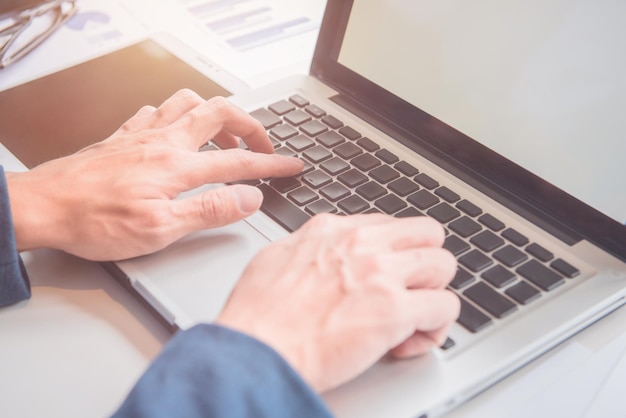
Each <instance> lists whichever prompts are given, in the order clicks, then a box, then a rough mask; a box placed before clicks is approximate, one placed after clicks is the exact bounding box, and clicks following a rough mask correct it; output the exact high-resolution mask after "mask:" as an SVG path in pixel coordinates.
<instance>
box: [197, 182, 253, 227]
mask: <svg viewBox="0 0 626 418" xmlns="http://www.w3.org/2000/svg"><path fill="white" fill-rule="evenodd" d="M185 200H186V202H185V205H188V206H187V208H188V209H189V212H191V213H189V215H190V216H187V217H186V218H187V220H188V221H189V222H190V223H191V224H190V225H189V228H190V229H191V230H199V229H207V228H216V227H219V226H224V225H228V224H231V223H234V222H237V221H239V220H241V219H243V218H245V217H248V216H250V215H252V214H253V213H254V212H256V211H257V210H258V209H259V208H260V207H261V203H262V202H263V194H262V193H261V191H260V190H259V189H257V188H256V187H254V186H248V185H244V184H235V185H232V186H225V187H219V188H215V189H211V190H209V191H207V192H204V193H202V194H200V195H197V196H194V197H192V198H189V199H185ZM185 212H187V211H185Z"/></svg>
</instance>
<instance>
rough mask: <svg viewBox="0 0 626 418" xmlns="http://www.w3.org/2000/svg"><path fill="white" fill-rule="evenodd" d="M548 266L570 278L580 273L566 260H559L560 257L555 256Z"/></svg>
mask: <svg viewBox="0 0 626 418" xmlns="http://www.w3.org/2000/svg"><path fill="white" fill-rule="evenodd" d="M550 267H552V268H553V269H555V270H556V271H558V272H559V273H561V274H562V275H563V276H565V277H567V278H570V279H572V278H574V277H576V276H578V275H579V274H580V270H578V269H577V268H576V267H574V266H572V265H571V264H569V263H568V262H566V261H564V260H561V259H560V258H557V259H556V260H554V261H553V262H552V263H550Z"/></svg>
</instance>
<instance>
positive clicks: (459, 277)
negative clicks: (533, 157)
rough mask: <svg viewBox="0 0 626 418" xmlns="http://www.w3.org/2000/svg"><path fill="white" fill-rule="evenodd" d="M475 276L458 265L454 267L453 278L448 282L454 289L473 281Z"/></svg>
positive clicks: (461, 287)
mask: <svg viewBox="0 0 626 418" xmlns="http://www.w3.org/2000/svg"><path fill="white" fill-rule="evenodd" d="M475 281H476V278H475V277H474V276H473V275H472V273H470V272H469V271H467V270H465V269H464V268H463V267H458V268H457V269H456V274H455V275H454V279H452V281H451V282H450V287H451V288H453V289H456V290H459V289H463V288H464V287H465V286H467V285H469V284H470V283H474V282H475Z"/></svg>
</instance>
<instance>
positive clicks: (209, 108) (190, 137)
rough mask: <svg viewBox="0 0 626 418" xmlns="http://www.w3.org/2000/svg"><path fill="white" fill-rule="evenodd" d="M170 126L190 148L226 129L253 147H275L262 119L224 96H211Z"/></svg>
mask: <svg viewBox="0 0 626 418" xmlns="http://www.w3.org/2000/svg"><path fill="white" fill-rule="evenodd" d="M170 127H171V128H172V129H173V130H174V131H175V133H174V135H175V137H178V138H180V140H183V141H185V142H186V145H187V147H189V148H190V149H198V148H199V147H200V146H201V145H203V144H204V143H206V142H207V141H209V140H210V139H212V138H213V137H215V136H216V135H218V134H219V133H220V132H222V131H225V132H228V133H229V134H231V135H235V136H238V137H240V138H242V139H243V140H244V142H245V143H246V144H247V145H248V147H250V149H251V150H252V151H255V152H263V153H268V154H269V153H273V152H274V147H273V146H272V143H271V142H270V140H269V138H268V137H267V133H266V132H265V128H263V125H261V123H260V122H259V121H258V120H256V119H254V118H253V117H252V116H250V115H248V114H247V113H246V112H244V111H243V110H242V109H240V108H239V107H237V106H235V105H233V104H232V103H230V102H229V101H228V100H227V99H225V98H223V97H213V98H211V99H209V100H207V101H205V102H204V103H202V104H201V105H199V106H197V107H195V108H194V109H192V110H190V111H189V112H187V113H185V114H184V115H182V116H181V117H180V118H179V119H178V120H177V121H175V122H174V123H172V124H171V125H170Z"/></svg>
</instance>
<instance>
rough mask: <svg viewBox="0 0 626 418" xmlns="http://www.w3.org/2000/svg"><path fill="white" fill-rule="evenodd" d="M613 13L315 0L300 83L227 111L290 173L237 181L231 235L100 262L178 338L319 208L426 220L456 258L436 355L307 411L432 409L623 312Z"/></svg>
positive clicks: (620, 66) (377, 368)
mask: <svg viewBox="0 0 626 418" xmlns="http://www.w3.org/2000/svg"><path fill="white" fill-rule="evenodd" d="M623 9H624V6H623V5H621V4H618V2H613V3H612V4H609V3H608V2H607V4H606V5H603V7H602V8H598V7H597V6H594V5H593V4H591V2H577V3H575V4H571V5H567V6H564V5H562V4H557V3H556V2H549V3H546V2H541V3H537V4H530V3H528V2H515V3H511V2H507V4H506V6H504V5H499V4H495V3H491V2H490V3H489V4H487V3H485V2H479V3H476V2H474V3H472V4H471V5H469V4H466V3H465V2H460V1H457V2H444V3H442V2H435V1H430V2H426V1H414V0H412V1H409V0H388V1H384V2H383V1H369V0H354V1H345V0H329V1H328V3H327V8H326V12H325V15H324V19H323V22H322V26H321V29H320V34H319V40H318V43H317V46H316V50H315V54H314V57H313V61H312V65H311V70H310V74H309V75H308V76H304V75H302V76H293V77H290V78H288V79H285V80H282V81H280V82H277V83H274V84H272V85H269V86H266V87H263V88H260V89H254V90H249V91H241V92H240V93H237V94H235V95H234V96H232V98H231V99H232V101H233V102H235V103H236V104H238V105H239V106H241V107H243V108H244V109H246V110H247V111H249V112H250V113H251V114H252V115H253V116H254V117H256V118H258V119H259V120H260V121H261V122H262V123H263V124H264V125H265V126H266V128H267V130H268V132H269V135H270V137H271V139H272V141H273V142H274V144H275V149H276V152H277V153H284V154H286V155H298V156H300V157H301V158H302V159H303V160H305V162H306V163H307V164H306V168H305V171H304V172H303V173H302V174H300V175H299V176H297V177H295V178H293V179H264V180H262V181H258V182H253V184H255V185H257V186H258V187H259V188H260V189H261V190H262V191H263V193H264V196H265V200H264V204H263V207H262V210H261V211H260V212H259V213H256V214H254V215H252V216H251V217H249V218H247V219H246V220H244V221H241V222H238V223H235V224H233V225H229V226H226V227H222V228H217V229H213V230H208V231H201V232H197V233H193V234H191V235H189V236H187V237H185V238H183V239H181V240H180V241H178V242H176V243H175V244H173V245H171V246H170V247H168V248H166V249H164V250H162V251H160V252H159V253H156V254H152V255H148V256H143V257H138V258H135V259H131V260H124V261H120V262H116V263H107V264H106V265H105V266H106V267H107V268H108V269H109V271H111V272H112V273H113V275H114V276H115V277H116V278H117V279H119V280H120V282H121V283H123V284H125V285H126V286H128V288H129V289H131V290H132V291H133V292H134V293H136V294H137V295H139V296H140V297H141V298H142V300H144V301H146V302H147V303H148V304H149V306H150V307H151V309H153V310H154V311H155V312H157V313H158V314H159V316H160V317H161V318H163V319H164V321H165V322H166V323H167V324H168V325H169V326H171V327H172V328H180V329H185V328H188V327H190V326H192V325H193V324H195V323H198V322H202V321H211V320H212V319H213V318H215V317H216V316H217V314H218V313H219V311H220V309H221V308H222V306H223V305H224V303H225V302H226V300H227V298H228V295H229V293H230V291H231V290H232V288H233V286H234V285H235V283H236V281H237V279H238V277H239V275H240V274H241V272H242V271H243V269H244V267H245V266H246V264H247V263H248V262H249V260H250V259H251V258H252V257H253V256H254V255H255V254H256V253H257V252H258V251H259V250H260V249H261V248H263V247H264V246H265V245H267V244H268V243H270V242H271V241H273V240H277V239H280V238H282V237H285V236H287V235H288V234H289V233H290V232H291V231H293V230H296V229H297V228H298V227H299V226H300V225H302V223H304V222H306V221H307V220H308V219H309V218H310V217H311V216H314V215H315V214H316V213H320V212H332V213H337V214H340V215H349V214H351V213H364V212H383V213H389V214H391V215H393V216H398V217H400V216H423V215H426V216H432V217H434V218H435V219H438V220H439V221H440V222H442V224H444V226H445V228H446V231H447V237H446V242H445V244H444V246H445V247H446V248H447V249H449V250H450V251H451V252H453V253H454V254H455V255H456V256H457V259H458V261H459V268H458V272H457V275H456V276H455V278H454V280H453V281H452V283H451V285H450V288H451V289H452V290H453V291H454V292H455V293H456V294H458V295H459V297H460V298H461V299H462V312H461V316H460V317H459V320H458V321H457V323H455V324H454V326H453V328H452V329H451V331H450V334H449V338H448V341H446V343H445V344H444V345H443V346H442V347H440V348H437V349H434V350H432V352H430V353H428V354H426V355H423V356H420V357H417V358H414V359H409V360H402V361H395V360H391V359H387V358H383V359H381V360H380V361H379V362H378V363H376V364H375V365H374V366H373V367H371V368H370V369H369V370H367V371H366V372H365V373H364V374H362V375H361V376H359V377H357V378H356V379H354V380H353V381H351V382H348V383H347V384H345V385H343V386H341V387H339V388H337V389H334V390H332V391H329V392H327V393H325V394H323V397H324V399H325V401H326V402H327V404H328V405H329V407H330V408H331V410H332V411H333V412H334V413H335V414H336V416H338V417H370V416H371V417H380V416H393V417H406V418H409V417H434V416H441V415H444V414H445V413H446V412H448V411H450V410H451V409H453V408H455V407H456V406H458V405H460V404H462V403H463V402H465V401H466V400H468V399H470V398H472V397H473V396H475V395H476V394H478V393H480V392H481V391H483V390H485V389H486V388H488V387H489V386H491V385H493V384H494V383H496V382H497V381H499V380H500V379H502V378H504V377H505V376H507V375H509V374H511V373H512V372H514V371H515V370H517V369H519V368H520V367H522V366H524V365H525V364H527V363H528V362H530V361H532V360H533V359H535V358H536V357H538V356H540V355H542V354H543V353H545V352H547V351H548V350H550V349H551V348H553V347H555V346H556V345H557V344H559V343H560V342H562V341H564V340H566V339H567V338H569V337H570V336H572V335H574V334H575V333H577V332H578V331H580V330H582V329H584V328H585V327H587V326H589V325H590V324H592V323H593V322H595V321H597V320H599V319H600V318H602V317H603V316H605V315H607V314H608V313H610V312H611V311H613V310H615V309H617V308H618V307H620V306H622V305H623V304H624V302H625V300H626V299H625V297H626V226H625V225H624V223H625V221H626V193H624V190H626V169H624V165H623V163H622V159H623V157H624V156H625V155H626V141H624V140H623V138H622V132H625V131H626V129H624V128H626V126H625V123H626V122H624V118H623V117H622V115H621V113H622V112H621V111H622V110H623V109H625V108H626V106H625V105H626V103H625V102H624V101H625V99H624V98H625V97H626V94H624V93H626V91H625V90H626V85H625V84H624V83H623V82H622V74H623V72H624V69H625V62H626V61H625V59H624V58H623V54H620V53H619V52H620V51H623V50H624V48H625V47H626V41H625V40H626V36H621V35H620V34H622V32H623V31H624V29H623V25H622V24H621V21H620V19H619V16H623V12H624V10H623ZM269 58H270V57H268V59H269ZM214 150H215V146H214V145H213V144H211V143H209V144H207V145H206V146H205V147H203V152H214ZM210 187H219V185H209V186H205V187H203V188H200V189H198V190H194V191H191V192H189V193H190V194H191V193H198V192H199V191H202V190H205V189H207V188H210ZM183 197H184V196H183Z"/></svg>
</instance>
